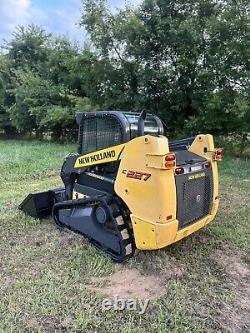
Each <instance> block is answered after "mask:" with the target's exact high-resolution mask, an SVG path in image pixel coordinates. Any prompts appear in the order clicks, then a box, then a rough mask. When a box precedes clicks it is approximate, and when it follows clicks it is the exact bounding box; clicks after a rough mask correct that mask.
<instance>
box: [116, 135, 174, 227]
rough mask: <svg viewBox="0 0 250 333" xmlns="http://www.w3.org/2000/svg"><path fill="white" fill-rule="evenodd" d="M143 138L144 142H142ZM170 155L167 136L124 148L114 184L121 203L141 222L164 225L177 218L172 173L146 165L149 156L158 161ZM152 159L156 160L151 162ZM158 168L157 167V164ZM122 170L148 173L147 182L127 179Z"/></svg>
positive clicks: (132, 143) (151, 137)
mask: <svg viewBox="0 0 250 333" xmlns="http://www.w3.org/2000/svg"><path fill="white" fill-rule="evenodd" d="M145 139H146V140H145ZM168 153H169V148H168V140H167V138H166V137H163V136H161V137H153V136H148V135H147V136H145V137H143V136H142V137H138V138H135V139H133V140H131V141H129V142H128V143H127V144H126V146H125V148H124V155H123V158H122V160H121V162H120V166H119V170H118V173H117V177H116V181H115V191H116V193H117V194H118V195H119V196H120V197H121V198H122V199H123V200H124V202H125V203H126V205H127V206H128V208H129V209H130V211H131V212H132V214H133V215H135V216H138V217H140V218H141V219H142V220H146V221H155V222H160V223H165V222H166V217H167V216H169V215H172V219H173V220H174V219H175V218H176V188H175V179H174V172H173V169H172V170H166V169H161V168H160V167H159V168H158V167H156V163H157V162H155V164H154V165H152V164H149V165H147V164H148V156H157V157H158V158H159V160H162V159H164V158H165V155H166V154H168ZM154 160H155V159H154ZM159 166H160V165H159ZM123 170H131V171H137V172H142V173H147V174H151V177H150V178H148V179H147V180H146V181H144V180H138V179H133V178H129V177H127V175H126V174H124V173H123V172H122V171H123Z"/></svg>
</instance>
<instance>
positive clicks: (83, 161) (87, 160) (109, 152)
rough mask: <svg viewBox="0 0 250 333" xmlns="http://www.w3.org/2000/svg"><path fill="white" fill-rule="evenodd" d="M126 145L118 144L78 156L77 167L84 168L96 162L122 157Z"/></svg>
mask: <svg viewBox="0 0 250 333" xmlns="http://www.w3.org/2000/svg"><path fill="white" fill-rule="evenodd" d="M124 147H125V145H124V144H123V145H118V146H114V147H110V148H106V149H102V150H99V151H96V152H94V153H89V154H86V155H82V156H80V157H78V158H77V160H76V162H75V168H83V167H87V166H91V165H95V164H101V163H109V162H114V161H117V160H119V159H121V155H122V151H123V149H124Z"/></svg>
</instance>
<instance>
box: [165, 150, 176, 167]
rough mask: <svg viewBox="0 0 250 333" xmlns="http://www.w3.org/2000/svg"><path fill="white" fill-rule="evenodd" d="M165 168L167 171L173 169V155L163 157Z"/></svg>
mask: <svg viewBox="0 0 250 333" xmlns="http://www.w3.org/2000/svg"><path fill="white" fill-rule="evenodd" d="M165 161H166V163H165V167H166V168H167V169H171V168H174V167H175V154H171V153H170V154H167V155H166V156H165Z"/></svg>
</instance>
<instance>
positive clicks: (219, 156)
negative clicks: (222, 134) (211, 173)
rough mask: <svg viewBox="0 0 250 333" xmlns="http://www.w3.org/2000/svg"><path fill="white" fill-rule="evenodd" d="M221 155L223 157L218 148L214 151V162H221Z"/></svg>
mask: <svg viewBox="0 0 250 333" xmlns="http://www.w3.org/2000/svg"><path fill="white" fill-rule="evenodd" d="M222 155H223V149H222V148H218V149H216V150H215V160H216V161H221V160H222Z"/></svg>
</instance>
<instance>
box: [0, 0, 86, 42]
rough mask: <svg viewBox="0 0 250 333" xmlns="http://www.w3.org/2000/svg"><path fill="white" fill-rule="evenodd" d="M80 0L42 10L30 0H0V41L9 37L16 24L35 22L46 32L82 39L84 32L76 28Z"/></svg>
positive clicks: (72, 0) (78, 18) (70, 0)
mask: <svg viewBox="0 0 250 333" xmlns="http://www.w3.org/2000/svg"><path fill="white" fill-rule="evenodd" d="M80 5H81V1H80V0H69V1H67V5H66V6H64V7H62V8H61V9H58V10H55V9H50V8H48V9H46V10H42V9H41V8H39V7H38V6H35V5H34V4H33V2H32V0H0V43H1V42H2V40H3V39H9V38H10V37H11V34H12V33H13V31H14V29H15V27H16V26H18V25H27V24H31V23H33V24H36V25H41V26H43V27H44V28H45V29H46V30H47V31H48V32H53V33H56V34H65V35H68V36H70V37H71V38H75V39H78V40H82V39H83V38H84V33H83V32H82V31H81V30H80V29H79V28H78V26H77V23H78V22H79V20H80V15H81V14H80V8H81V6H80Z"/></svg>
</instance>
